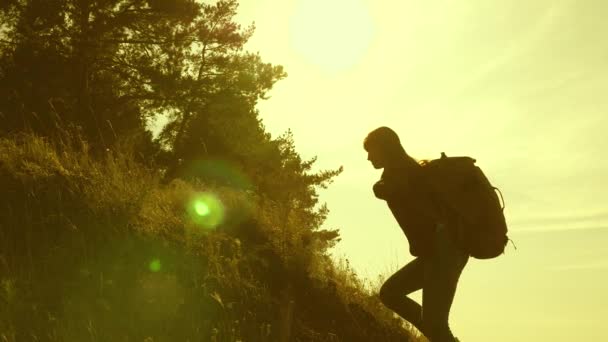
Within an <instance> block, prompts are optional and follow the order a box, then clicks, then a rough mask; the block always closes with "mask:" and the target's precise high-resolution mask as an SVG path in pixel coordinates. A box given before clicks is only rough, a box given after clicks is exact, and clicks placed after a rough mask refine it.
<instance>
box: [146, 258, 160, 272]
mask: <svg viewBox="0 0 608 342" xmlns="http://www.w3.org/2000/svg"><path fill="white" fill-rule="evenodd" d="M148 268H149V269H150V271H152V272H158V271H160V260H158V259H153V260H152V261H150V265H148Z"/></svg>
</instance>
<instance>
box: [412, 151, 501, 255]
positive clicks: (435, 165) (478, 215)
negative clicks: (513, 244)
mask: <svg viewBox="0 0 608 342" xmlns="http://www.w3.org/2000/svg"><path fill="white" fill-rule="evenodd" d="M475 162H476V160H475V159H473V158H470V157H447V156H446V155H445V153H441V158H439V159H434V160H430V161H426V162H423V163H421V165H422V166H423V170H424V171H423V172H424V175H425V178H426V179H427V181H428V182H429V184H430V186H431V188H432V189H433V192H434V194H435V196H436V197H437V199H438V200H439V202H440V203H442V204H443V205H444V206H445V207H446V208H447V210H448V211H449V212H450V213H451V214H452V215H451V217H452V218H453V219H456V220H458V221H459V222H457V224H456V227H457V229H458V231H457V232H458V235H457V236H458V240H459V243H460V244H461V246H462V247H463V248H464V249H465V250H466V251H467V252H468V253H469V254H470V255H471V256H472V257H474V258H477V259H491V258H495V257H497V256H499V255H501V254H503V253H504V250H505V246H506V244H507V241H508V240H509V238H508V237H507V223H506V220H505V215H504V200H503V199H502V194H500V190H498V188H496V187H494V186H492V184H490V181H489V180H488V178H487V177H486V176H485V175H484V173H483V172H482V171H481V169H480V168H479V167H478V166H476V165H475ZM497 191H498V194H500V199H499V197H498V194H497Z"/></svg>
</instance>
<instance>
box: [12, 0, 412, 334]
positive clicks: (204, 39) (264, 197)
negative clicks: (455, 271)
mask: <svg viewBox="0 0 608 342" xmlns="http://www.w3.org/2000/svg"><path fill="white" fill-rule="evenodd" d="M237 8H238V3H237V1H235V0H221V1H217V2H214V3H208V2H199V1H194V0H97V1H93V0H44V1H40V0H3V1H1V2H0V120H1V125H0V188H1V189H3V195H2V197H1V200H0V213H1V215H0V247H1V249H0V285H1V286H0V300H2V302H3V303H2V305H0V339H2V340H6V341H16V340H28V339H30V340H35V339H38V340H51V341H60V340H66V339H67V340H70V339H74V340H76V339H77V340H83V338H84V340H107V339H112V340H141V338H144V337H146V336H149V337H150V338H152V340H150V341H162V340H187V339H189V338H197V339H199V340H200V339H201V338H202V339H203V340H213V339H215V341H236V340H237V339H238V338H241V337H247V338H246V339H245V340H247V341H276V340H278V339H279V338H285V336H287V335H289V336H292V337H293V336H298V338H299V339H300V340H306V341H309V340H310V341H313V340H315V341H325V340H327V341H334V340H348V341H358V340H360V341H367V340H369V338H375V339H383V340H387V338H388V340H390V338H391V337H390V336H393V337H394V338H398V337H403V336H406V335H403V334H404V333H403V332H402V331H400V330H399V329H398V328H396V327H397V326H398V324H399V323H397V322H395V321H392V320H391V321H390V322H388V319H387V317H390V314H389V313H388V312H386V311H383V309H382V308H381V305H380V304H379V302H378V301H377V300H375V299H374V297H373V296H370V295H368V294H366V293H365V291H364V290H363V285H362V284H360V283H357V280H356V275H354V273H352V270H350V268H340V267H337V266H335V265H334V264H333V262H332V260H331V258H330V257H329V254H328V251H329V249H330V248H331V247H332V246H333V245H335V243H336V242H337V241H338V240H339V234H338V231H337V230H324V229H321V226H322V224H323V222H324V220H325V218H326V216H327V214H328V209H327V207H326V206H325V205H324V204H321V203H319V201H318V192H317V191H318V190H319V188H324V187H326V186H328V185H329V184H330V183H331V181H332V179H333V178H334V177H335V176H337V175H339V174H340V172H341V171H342V168H341V167H340V168H337V169H335V170H325V171H317V172H313V171H312V168H313V164H314V163H315V158H313V159H311V160H302V158H301V157H300V155H299V154H298V153H297V151H296V149H295V143H294V141H293V137H292V135H291V133H290V132H289V131H288V132H286V133H285V134H283V135H281V136H278V137H274V138H273V137H272V136H271V135H270V134H269V133H268V132H266V130H265V128H264V125H263V124H262V122H261V120H260V118H259V113H258V111H257V109H256V104H257V102H258V101H260V100H262V99H264V98H265V97H266V96H267V93H268V91H269V90H270V89H271V88H272V86H273V85H274V84H275V83H276V82H277V81H279V80H280V79H282V78H284V77H286V73H285V72H284V71H283V68H282V67H281V66H275V65H271V64H268V63H264V62H263V61H262V59H261V57H260V55H258V54H256V53H251V52H247V51H246V50H245V49H244V48H243V47H244V45H245V43H246V42H247V40H248V39H249V38H250V37H251V35H252V34H253V31H254V28H253V26H249V27H241V25H239V24H238V23H236V22H235V19H234V17H235V15H236V11H237ZM158 118H164V120H166V121H167V124H166V125H164V126H163V128H162V131H161V132H160V134H159V135H158V136H157V137H156V138H154V137H153V135H152V133H151V132H150V127H151V126H153V125H154V122H156V120H157V119H158ZM161 121H162V120H161ZM200 192H213V193H214V194H216V195H217V196H218V198H220V199H221V200H222V201H223V202H224V204H225V206H226V210H227V212H228V213H229V214H227V218H226V220H225V221H223V222H222V224H220V225H219V226H218V227H216V230H215V231H213V232H212V233H207V234H202V235H201V234H199V233H193V232H196V231H197V230H196V227H195V223H193V221H192V219H191V218H189V216H188V215H186V214H185V213H187V212H188V210H189V209H188V208H187V207H188V206H189V205H191V203H190V202H189V201H190V200H191V197H192V196H194V195H195V194H197V193H200ZM155 253H156V255H160V257H159V258H160V259H159V260H154V261H152V264H150V265H154V266H150V267H147V264H148V263H150V262H151V261H150V260H149V258H150V256H151V255H155ZM161 262H162V265H163V270H162V272H160V273H159V269H160V265H161ZM142 265H143V267H142ZM176 289H179V291H177V290H176ZM175 291H177V292H179V296H177V297H175V296H173V295H170V294H169V293H172V292H175ZM135 294H137V295H135ZM227 299H230V300H231V302H226V300H227ZM150 300H151V301H152V302H149V301H150ZM155 301H156V302H155ZM145 303H147V304H145ZM150 303H152V304H150ZM154 303H156V304H154ZM159 303H161V304H162V305H160V304H159ZM159 305H160V306H159ZM160 307H166V308H168V311H167V312H164V313H162V314H161V313H159V312H156V311H155V310H160V309H159V308H160ZM370 312H373V314H370ZM287 316H289V318H286V317H287ZM247 317H249V318H247ZM379 317H383V319H384V320H385V321H382V320H381V319H380V318H379ZM243 319H245V320H246V319H249V321H248V323H244V322H243V321H242V320H243ZM238 320H241V323H240V324H239V323H238ZM235 321H236V322H237V323H235ZM124 322H130V323H129V324H128V325H124ZM163 322H164V323H163ZM286 322H287V323H286ZM362 322H364V323H362ZM365 322H366V323H365ZM286 324H288V326H287V325H286ZM353 324H358V325H360V326H359V328H357V329H358V330H357V329H353V327H352V326H353ZM123 325H124V326H123ZM131 325H133V326H131ZM271 326H272V327H273V328H272V329H274V330H272V329H271ZM165 328H166V329H165ZM121 329H122V330H121ZM163 329H165V330H163ZM235 329H244V330H246V331H241V332H235V331H236V330H235ZM271 330H272V331H271ZM218 331H219V332H218ZM214 334H215V335H214ZM32 336H33V337H32ZM154 336H156V337H154ZM176 336H177V337H176ZM306 336H308V337H306ZM332 336H333V337H332ZM387 336H389V337H387Z"/></svg>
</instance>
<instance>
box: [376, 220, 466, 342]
mask: <svg viewBox="0 0 608 342" xmlns="http://www.w3.org/2000/svg"><path fill="white" fill-rule="evenodd" d="M468 260H469V256H468V254H467V253H466V252H464V251H462V250H461V249H460V248H459V247H458V246H457V245H456V244H455V243H454V241H453V239H452V238H451V237H450V236H449V234H448V232H447V230H446V229H445V227H444V226H443V225H440V224H439V225H437V230H436V232H435V249H434V253H433V254H432V255H430V256H428V257H418V258H416V259H414V260H413V261H411V262H410V263H408V264H407V265H405V266H403V268H401V269H400V270H399V271H397V273H395V274H393V275H392V276H391V277H390V278H388V279H387V280H386V282H384V284H383V285H382V288H381V289H380V300H381V301H382V303H383V304H384V305H386V306H387V307H388V308H389V309H391V310H393V311H395V312H396V313H397V314H399V316H401V317H403V318H404V319H405V320H407V321H408V322H410V323H412V324H413V325H414V326H415V327H416V328H418V330H420V331H421V332H422V333H423V334H424V335H425V336H426V337H427V338H428V339H429V340H431V341H432V342H452V341H455V339H454V335H452V332H451V331H450V327H449V324H448V319H449V315H450V307H451V306H452V301H453V299H454V294H455V293H456V285H457V284H458V279H459V278H460V273H461V272H462V269H463V268H464V266H465V265H466V264H467V261H468ZM420 289H422V306H420V304H418V303H416V302H415V301H414V300H412V299H411V298H408V297H407V296H406V295H408V294H410V293H412V292H414V291H417V290H420Z"/></svg>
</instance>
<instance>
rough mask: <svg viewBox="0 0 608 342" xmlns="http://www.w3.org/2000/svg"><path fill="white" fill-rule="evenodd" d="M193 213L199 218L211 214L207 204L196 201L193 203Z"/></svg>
mask: <svg viewBox="0 0 608 342" xmlns="http://www.w3.org/2000/svg"><path fill="white" fill-rule="evenodd" d="M194 211H195V212H196V214H197V215H199V216H207V215H209V213H210V212H211V210H210V209H209V206H208V205H207V203H205V202H202V201H197V202H196V203H194Z"/></svg>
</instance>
